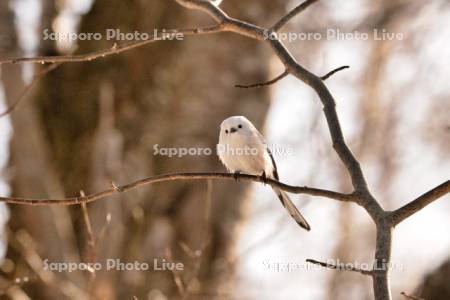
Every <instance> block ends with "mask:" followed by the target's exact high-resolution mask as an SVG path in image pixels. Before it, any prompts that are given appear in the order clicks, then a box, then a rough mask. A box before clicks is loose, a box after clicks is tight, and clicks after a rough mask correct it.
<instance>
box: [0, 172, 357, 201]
mask: <svg viewBox="0 0 450 300" xmlns="http://www.w3.org/2000/svg"><path fill="white" fill-rule="evenodd" d="M236 176H238V179H239V180H243V181H253V182H260V183H267V184H269V185H271V186H273V187H277V188H279V189H281V190H284V191H286V192H290V193H293V194H307V195H312V196H320V197H326V198H330V199H334V200H338V201H346V202H356V201H357V196H356V195H354V194H342V193H338V192H334V191H329V190H323V189H317V188H310V187H306V186H304V187H300V186H292V185H287V184H285V183H282V182H279V181H276V180H273V179H269V178H262V177H261V176H256V175H248V174H239V175H235V174H231V173H216V172H207V173H173V174H164V175H157V176H153V177H148V178H145V179H141V180H138V181H134V182H132V183H129V184H126V185H122V186H116V185H114V186H113V187H111V188H110V189H108V190H105V191H102V192H98V193H95V194H91V195H87V196H78V197H70V198H63V199H30V198H12V197H0V202H5V203H10V204H23V205H44V206H45V205H75V204H80V203H90V202H93V201H96V200H98V199H102V198H106V197H108V196H111V195H113V194H116V193H124V192H127V191H130V190H134V189H136V188H138V187H141V186H145V185H149V184H154V183H158V182H165V181H173V180H199V179H225V180H235V178H236Z"/></svg>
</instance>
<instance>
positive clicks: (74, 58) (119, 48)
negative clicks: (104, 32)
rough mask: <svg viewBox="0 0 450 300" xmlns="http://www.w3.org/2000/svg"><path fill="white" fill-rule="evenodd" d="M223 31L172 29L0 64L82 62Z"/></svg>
mask: <svg viewBox="0 0 450 300" xmlns="http://www.w3.org/2000/svg"><path fill="white" fill-rule="evenodd" d="M221 31H224V29H223V27H222V25H220V24H218V25H214V26H208V27H201V28H187V29H172V30H167V31H166V32H165V35H164V36H163V37H162V36H156V35H150V37H149V38H148V39H147V40H144V41H133V42H129V43H123V44H121V45H117V44H114V45H113V46H112V47H110V48H107V49H102V50H98V51H93V52H89V53H85V54H77V55H58V56H38V57H14V58H6V59H0V65H2V64H17V63H23V62H32V63H40V64H44V63H69V62H70V63H73V62H84V61H92V60H95V59H100V58H104V57H107V56H110V55H113V54H119V53H122V52H125V51H128V50H131V49H135V48H138V47H142V46H145V45H148V44H150V43H153V42H155V41H161V40H169V39H170V38H173V37H174V36H176V35H177V34H183V35H203V34H210V33H216V32H221Z"/></svg>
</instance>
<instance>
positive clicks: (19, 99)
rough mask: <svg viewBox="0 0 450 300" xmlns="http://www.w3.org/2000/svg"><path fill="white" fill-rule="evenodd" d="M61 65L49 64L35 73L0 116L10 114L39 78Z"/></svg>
mask: <svg viewBox="0 0 450 300" xmlns="http://www.w3.org/2000/svg"><path fill="white" fill-rule="evenodd" d="M60 65H61V63H56V64H51V65H49V66H47V67H46V68H44V69H43V70H42V71H41V72H39V73H38V74H36V75H35V76H34V77H33V80H32V81H31V83H30V84H29V85H27V86H26V87H25V88H24V89H23V90H22V91H21V92H20V95H19V97H18V98H17V99H16V100H15V101H14V102H13V103H12V104H11V105H10V106H9V107H7V108H6V110H5V111H4V112H2V113H0V118H1V117H4V116H6V115H8V114H10V113H11V112H12V111H13V110H14V109H16V107H17V106H18V105H19V103H20V102H21V101H22V100H23V99H24V98H25V96H26V95H27V94H28V92H29V91H31V89H32V88H33V87H34V86H35V85H36V84H37V83H38V81H39V79H41V78H42V77H44V76H45V75H47V74H48V73H50V72H51V71H53V70H55V69H56V68H58V67H59V66H60Z"/></svg>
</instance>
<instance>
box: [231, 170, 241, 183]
mask: <svg viewBox="0 0 450 300" xmlns="http://www.w3.org/2000/svg"><path fill="white" fill-rule="evenodd" d="M240 174H241V172H240V171H235V172H234V173H233V177H234V180H236V182H239V175H240Z"/></svg>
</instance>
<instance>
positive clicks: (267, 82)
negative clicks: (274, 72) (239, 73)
mask: <svg viewBox="0 0 450 300" xmlns="http://www.w3.org/2000/svg"><path fill="white" fill-rule="evenodd" d="M288 75H289V72H288V71H284V72H283V73H281V74H280V75H278V76H277V77H275V78H274V79H272V80H269V81H266V82H259V83H254V84H250V85H240V84H236V85H235V86H234V87H237V88H241V89H250V88H260V87H263V86H267V85H271V84H274V83H276V82H278V81H279V80H281V79H283V78H284V77H286V76H288Z"/></svg>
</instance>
